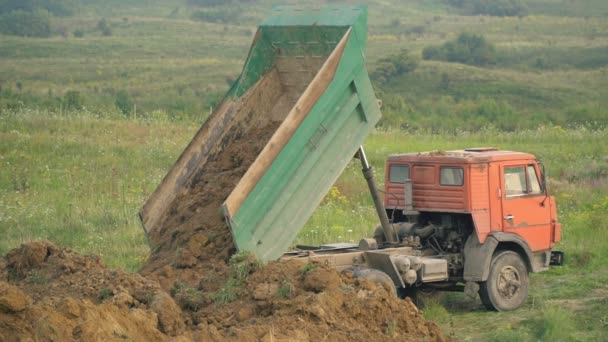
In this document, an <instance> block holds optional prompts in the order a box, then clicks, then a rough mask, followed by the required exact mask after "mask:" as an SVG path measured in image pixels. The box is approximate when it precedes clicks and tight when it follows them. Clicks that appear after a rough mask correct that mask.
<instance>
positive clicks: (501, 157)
mask: <svg viewBox="0 0 608 342" xmlns="http://www.w3.org/2000/svg"><path fill="white" fill-rule="evenodd" d="M529 159H536V157H535V156H534V155H532V154H530V153H524V152H515V151H507V150H499V149H498V148H495V147H475V148H467V149H464V150H452V151H430V152H418V153H404V154H392V155H390V156H389V157H388V160H389V161H391V162H395V161H407V162H439V163H450V162H451V163H488V162H493V161H508V160H529Z"/></svg>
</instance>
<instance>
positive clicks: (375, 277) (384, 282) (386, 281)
mask: <svg viewBox="0 0 608 342" xmlns="http://www.w3.org/2000/svg"><path fill="white" fill-rule="evenodd" d="M352 271H353V278H355V279H358V278H360V279H367V280H369V281H372V282H374V283H376V284H378V285H380V286H382V287H383V288H385V289H386V290H387V291H389V292H391V293H393V294H394V295H395V296H396V295H397V288H396V287H395V283H393V280H392V279H391V277H389V275H388V274H386V273H384V272H382V271H379V270H375V269H371V268H360V267H358V268H353V270H352Z"/></svg>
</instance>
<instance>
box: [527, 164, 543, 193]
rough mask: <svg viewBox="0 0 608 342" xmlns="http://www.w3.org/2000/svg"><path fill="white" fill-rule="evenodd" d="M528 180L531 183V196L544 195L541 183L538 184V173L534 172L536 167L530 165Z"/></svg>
mask: <svg viewBox="0 0 608 342" xmlns="http://www.w3.org/2000/svg"><path fill="white" fill-rule="evenodd" d="M528 180H529V181H530V194H531V195H538V194H540V193H542V189H541V187H540V183H539V182H538V177H537V176H536V171H535V170H534V165H528Z"/></svg>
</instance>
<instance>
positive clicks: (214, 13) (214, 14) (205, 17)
mask: <svg viewBox="0 0 608 342" xmlns="http://www.w3.org/2000/svg"><path fill="white" fill-rule="evenodd" d="M240 16H241V9H240V8H238V7H236V8H221V9H209V10H198V11H195V12H194V13H192V19H193V20H198V21H206V22H211V23H231V22H235V21H237V20H238V18H239V17H240Z"/></svg>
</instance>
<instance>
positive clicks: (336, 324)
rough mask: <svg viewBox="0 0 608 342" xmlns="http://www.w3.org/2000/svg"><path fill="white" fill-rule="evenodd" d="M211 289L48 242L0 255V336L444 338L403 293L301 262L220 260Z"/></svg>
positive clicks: (4, 338)
mask: <svg viewBox="0 0 608 342" xmlns="http://www.w3.org/2000/svg"><path fill="white" fill-rule="evenodd" d="M225 268H226V272H225V273H224V278H223V279H224V280H226V279H229V281H228V282H232V284H233V287H229V286H224V288H223V291H224V293H226V294H230V295H232V301H227V302H222V300H219V299H218V298H219V297H218V296H217V293H218V292H215V293H211V292H207V291H205V290H196V289H193V288H190V287H188V286H187V285H181V287H180V286H174V287H173V288H172V291H170V293H167V292H165V291H164V290H162V289H161V287H160V284H159V283H158V282H157V281H155V280H153V279H152V278H144V277H142V276H141V275H139V274H129V273H125V272H122V271H116V270H110V269H107V268H105V267H104V265H103V264H102V263H101V262H99V259H98V258H96V257H93V256H82V255H79V254H76V253H74V252H71V251H70V250H67V249H64V248H58V247H56V246H55V245H53V244H52V243H50V242H32V243H28V244H24V245H22V246H21V247H20V248H18V249H15V250H13V251H11V252H9V253H8V254H7V255H6V256H5V257H3V258H2V259H0V340H1V341H13V340H28V339H36V340H57V341H67V340H79V341H100V340H103V341H118V340H129V341H166V340H176V341H182V340H183V341H288V340H289V341H317V340H325V341H344V340H352V341H363V340H365V341H385V340H394V341H444V340H445V338H444V337H443V335H442V333H441V331H440V330H439V328H438V327H437V326H436V325H435V324H434V323H432V322H427V321H425V320H424V319H423V318H422V316H421V315H420V314H419V313H418V310H417V309H416V307H415V306H414V305H413V304H412V302H411V301H409V300H401V299H398V298H396V297H395V296H394V295H393V294H392V293H390V292H388V291H386V290H385V289H384V288H383V287H381V286H376V285H375V284H374V283H371V282H367V281H361V280H355V279H353V278H352V275H351V274H348V273H345V274H339V273H337V272H336V271H335V270H334V269H331V268H328V267H326V266H322V265H316V266H315V267H313V268H312V269H310V267H309V266H308V267H307V266H306V265H304V264H302V263H301V262H297V261H291V262H273V263H270V264H269V265H267V266H265V267H260V266H259V265H258V264H257V263H256V262H255V261H252V260H242V261H240V262H238V263H236V264H234V263H233V264H232V265H230V266H225Z"/></svg>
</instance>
